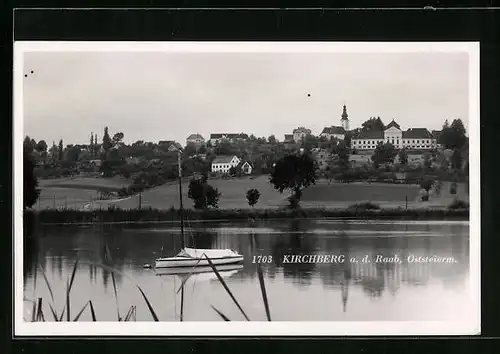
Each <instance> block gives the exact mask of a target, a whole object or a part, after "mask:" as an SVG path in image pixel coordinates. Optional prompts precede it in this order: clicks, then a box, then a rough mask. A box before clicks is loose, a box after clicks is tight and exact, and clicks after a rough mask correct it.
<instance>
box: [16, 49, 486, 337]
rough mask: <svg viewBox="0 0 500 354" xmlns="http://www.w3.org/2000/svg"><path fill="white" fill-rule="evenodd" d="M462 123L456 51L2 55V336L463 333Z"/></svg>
mask: <svg viewBox="0 0 500 354" xmlns="http://www.w3.org/2000/svg"><path fill="white" fill-rule="evenodd" d="M479 117H480V116H479V44H478V43H472V42H454V43H451V42H450V43H445V42H420V43H416V42H415V43H409V42H408V43H405V42H398V43H396V42H394V43H389V42H386V43H384V42H379V43H375V42H373V43H368V42H366V43H363V42H358V43H348V42H321V43H319V42H317V43H314V42H309V43H305V42H267V43H263V42H262V43H260V42H246V43H245V42H226V43H224V42H16V43H15V44H14V154H15V158H14V173H15V179H14V191H15V198H14V199H15V203H14V212H15V222H16V225H17V227H16V232H15V249H14V261H15V264H14V268H15V299H14V306H15V333H16V334H20V335H49V336H50V335H58V336H64V335H115V336H120V335H180V336H182V335H398V334H399V335H421V334H425V335H427V334H429V335H433V334H437V335H449V334H451V335H455V334H456V335H459V334H470V335H475V334H480V307H481V306H480V248H479V244H480V231H481V230H480V188H481V187H480V175H479V174H480V166H479V164H480V154H479ZM67 322H71V323H67ZM144 322H147V324H145V323H144ZM156 322H159V323H156Z"/></svg>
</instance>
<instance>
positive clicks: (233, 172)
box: [229, 166, 238, 177]
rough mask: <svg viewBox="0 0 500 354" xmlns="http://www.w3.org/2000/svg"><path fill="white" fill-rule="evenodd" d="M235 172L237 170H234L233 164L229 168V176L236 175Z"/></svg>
mask: <svg viewBox="0 0 500 354" xmlns="http://www.w3.org/2000/svg"><path fill="white" fill-rule="evenodd" d="M237 172H238V171H237V170H236V167H234V166H231V168H230V169H229V175H230V176H231V177H234V176H236V173H237Z"/></svg>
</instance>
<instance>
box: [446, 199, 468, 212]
mask: <svg viewBox="0 0 500 354" xmlns="http://www.w3.org/2000/svg"><path fill="white" fill-rule="evenodd" d="M448 209H451V210H456V209H469V203H467V202H464V201H463V200H458V199H455V200H454V201H453V202H452V203H451V204H450V205H448Z"/></svg>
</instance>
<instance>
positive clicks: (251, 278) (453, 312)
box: [24, 219, 475, 321]
mask: <svg viewBox="0 0 500 354" xmlns="http://www.w3.org/2000/svg"><path fill="white" fill-rule="evenodd" d="M187 226H188V227H189V228H188V231H187V232H186V243H187V245H188V246H194V247H198V248H231V249H234V250H236V251H238V252H239V253H241V254H243V255H244V257H245V259H244V262H243V265H242V266H241V267H240V268H239V269H226V270H224V271H222V272H221V275H222V276H223V277H224V280H225V282H226V283H227V285H228V287H229V289H230V290H231V292H232V293H233V294H234V296H235V298H236V299H237V300H238V302H239V303H240V304H241V307H242V308H243V309H244V311H245V312H246V313H247V314H248V317H249V318H250V319H251V320H252V321H264V320H266V313H265V308H264V305H263V301H262V293H261V290H260V286H259V280H258V275H257V265H256V264H254V263H252V261H253V259H254V256H258V255H260V256H266V257H267V259H269V258H272V262H271V263H264V264H262V269H263V274H264V281H265V285H266V290H267V297H268V300H269V306H270V312H271V317H272V320H273V321H454V320H456V321H463V320H464V319H466V318H468V317H469V318H470V316H472V315H475V314H472V313H471V312H470V311H471V310H472V309H473V308H474V306H473V302H472V300H471V294H470V291H469V289H470V279H469V277H470V274H469V223H468V222H463V221H448V222H446V221H439V222H436V221H418V222H417V221H414V222H412V221H374V220H373V221H372V220H370V221H359V220H349V221H342V220H341V221H339V220H328V219H323V220H279V221H265V222H264V221H261V222H257V223H256V224H255V225H252V226H250V225H248V224H247V223H246V222H210V223H199V222H198V223H194V222H191V223H190V224H189V225H187ZM34 232H35V234H36V237H35V240H34V241H29V242H25V250H24V253H25V257H24V258H25V259H24V296H25V298H27V299H34V298H38V297H42V298H43V301H44V306H43V308H44V315H45V319H46V320H53V317H52V315H51V311H50V309H49V307H48V303H51V296H50V293H49V290H48V287H47V285H46V283H45V281H44V279H43V274H42V273H41V271H39V270H38V267H37V264H40V265H41V267H42V268H43V269H44V273H45V274H46V276H47V279H48V281H49V283H50V284H51V288H52V291H53V295H54V308H55V310H56V311H57V312H58V313H61V311H62V309H63V307H64V304H65V301H66V300H65V296H66V284H67V279H68V277H70V276H71V272H72V270H73V266H74V264H75V262H76V260H77V259H78V260H79V264H78V267H77V270H76V276H75V281H74V284H73V288H72V290H71V294H70V295H71V316H72V317H74V316H76V314H77V313H78V312H79V310H80V309H81V308H82V307H83V306H84V305H85V304H86V303H87V302H88V301H89V300H91V301H92V304H93V306H94V309H95V314H96V317H97V320H98V321H116V320H117V316H118V315H117V312H119V313H120V315H121V316H122V317H124V316H125V314H126V313H127V312H128V311H129V309H130V308H131V306H136V310H135V319H136V320H137V321H152V316H151V313H150V312H149V310H148V308H147V305H146V303H145V301H144V299H143V297H142V295H141V293H140V291H139V290H138V288H137V286H136V285H138V286H140V287H141V288H142V289H143V291H144V293H145V294H146V296H147V297H148V299H149V300H150V302H151V304H152V306H153V308H154V309H155V311H156V313H157V315H158V317H159V318H160V320H161V321H179V320H180V312H181V293H183V296H182V298H183V306H182V311H183V320H184V321H221V320H222V319H221V317H220V316H219V314H217V312H216V311H215V310H214V309H213V308H212V306H213V307H215V308H217V309H218V310H219V311H221V312H222V313H223V314H225V315H226V316H227V317H228V318H229V319H231V320H232V321H239V320H245V319H244V317H243V315H242V314H241V312H240V311H239V310H238V308H237V306H236V305H235V304H234V302H233V301H232V300H231V298H230V296H229V295H228V293H227V292H226V290H225V289H224V287H223V286H222V284H221V283H220V282H219V280H218V279H217V278H216V276H215V274H213V272H206V273H199V274H193V275H191V276H189V277H187V279H186V275H182V274H181V275H168V274H164V275H160V274H158V273H157V272H155V270H154V269H147V268H145V267H144V265H145V264H154V259H155V258H156V257H158V256H160V255H163V256H173V255H175V254H176V253H177V252H178V251H179V249H180V247H181V234H180V227H179V225H178V224H165V223H164V224H161V223H159V224H140V225H139V224H123V225H91V226H37V227H36V228H35V231H34ZM251 235H255V240H256V243H253V242H252V237H251ZM254 246H255V250H254ZM106 247H107V248H108V249H109V251H110V253H111V256H112V257H111V259H108V258H107V257H105V255H106V252H105V249H106ZM306 254H307V255H314V254H315V255H344V257H345V258H346V262H344V263H288V262H286V261H287V260H289V258H288V259H287V257H288V256H293V255H306ZM269 256H270V257H269ZM377 256H379V260H386V261H388V262H386V263H383V262H380V261H379V262H375V260H376V259H377ZM396 256H397V258H396V259H400V260H401V262H394V259H395V258H394V257H396ZM422 257H431V258H430V259H431V260H432V259H434V260H435V259H436V258H432V257H441V258H440V259H442V260H443V259H444V260H446V261H445V262H429V261H427V262H425V261H422V260H423V259H424V258H422ZM351 259H352V260H353V261H350V260H351ZM363 259H368V260H370V262H369V263H365V262H363V261H362V260H363ZM354 260H356V262H355V261H354ZM409 260H411V261H409ZM417 260H420V262H417ZM450 260H452V261H453V262H452V261H450ZM100 264H105V265H107V266H110V267H113V268H114V269H116V270H117V271H118V272H117V273H114V274H115V285H116V289H117V299H116V298H115V293H114V286H113V277H112V274H111V273H110V271H109V269H108V268H105V267H101V266H100ZM35 282H36V286H35ZM183 282H184V286H183V291H179V290H180V288H181V285H182V284H183ZM117 304H118V306H117ZM117 307H118V309H117ZM24 309H25V310H24V317H25V319H27V320H29V319H31V313H30V312H31V304H30V303H29V302H28V301H25V306H24ZM90 320H91V315H90V313H89V311H88V308H87V310H85V311H84V313H83V314H82V316H81V317H80V321H90Z"/></svg>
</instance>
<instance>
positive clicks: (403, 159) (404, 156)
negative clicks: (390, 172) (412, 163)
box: [398, 149, 408, 166]
mask: <svg viewBox="0 0 500 354" xmlns="http://www.w3.org/2000/svg"><path fill="white" fill-rule="evenodd" d="M398 157H399V163H400V164H401V165H403V166H406V165H408V153H407V152H406V150H405V149H401V150H399V153H398Z"/></svg>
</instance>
